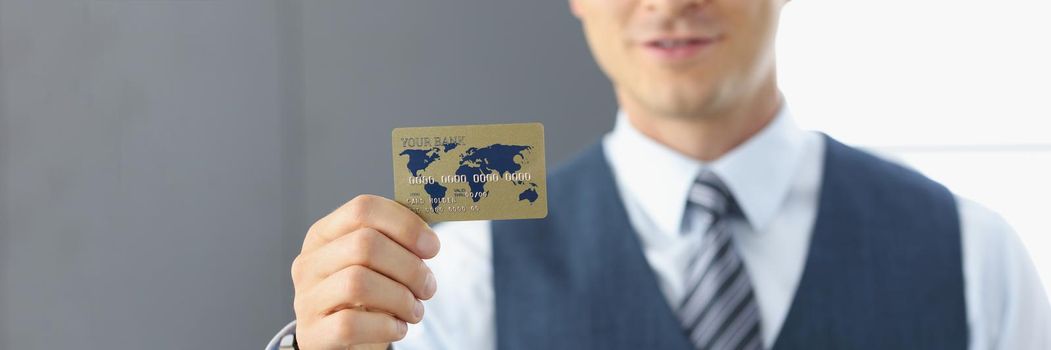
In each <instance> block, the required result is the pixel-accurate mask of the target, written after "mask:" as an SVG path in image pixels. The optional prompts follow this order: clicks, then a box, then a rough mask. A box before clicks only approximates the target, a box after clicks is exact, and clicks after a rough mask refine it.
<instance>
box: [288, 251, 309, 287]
mask: <svg viewBox="0 0 1051 350" xmlns="http://www.w3.org/2000/svg"><path fill="white" fill-rule="evenodd" d="M304 259H305V258H303V255H297V256H296V258H295V259H292V269H291V270H292V283H293V284H295V283H296V282H297V281H298V280H299V279H300V278H301V277H302V276H303V274H304V273H305V272H306V266H304V264H305V263H304V262H303V260H304Z"/></svg>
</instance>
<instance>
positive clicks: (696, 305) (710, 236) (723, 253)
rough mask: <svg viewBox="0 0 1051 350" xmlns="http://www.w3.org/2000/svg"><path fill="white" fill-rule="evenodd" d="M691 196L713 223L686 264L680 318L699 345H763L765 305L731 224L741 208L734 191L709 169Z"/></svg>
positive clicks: (719, 348) (717, 347)
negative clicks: (758, 301) (762, 307)
mask: <svg viewBox="0 0 1051 350" xmlns="http://www.w3.org/2000/svg"><path fill="white" fill-rule="evenodd" d="M689 201H690V203H689V207H690V208H691V209H690V210H692V211H693V212H694V214H695V215H708V216H709V218H710V220H708V222H710V224H709V226H708V227H707V229H706V230H705V232H704V235H703V236H702V238H701V245H700V248H699V249H698V250H697V252H696V255H694V256H693V257H691V260H690V263H689V264H688V267H687V269H686V279H685V281H686V283H685V286H686V294H684V297H683V300H682V302H681V303H680V304H679V307H678V315H679V320H680V321H681V322H682V325H683V327H684V329H685V331H686V334H687V335H688V336H689V338H690V341H691V342H692V343H693V344H694V346H695V347H696V348H697V349H704V350H707V349H713V350H722V349H762V340H761V339H760V338H761V336H760V332H759V308H758V306H757V305H756V302H755V296H754V295H753V293H752V283H751V281H750V280H749V277H748V271H747V269H746V268H745V266H744V262H743V261H742V260H741V256H740V254H738V252H737V249H736V248H735V247H734V244H733V239H731V236H732V234H731V232H730V231H731V230H730V226H729V225H728V221H729V220H728V219H729V218H730V217H732V216H733V215H735V214H736V213H737V212H739V211H736V210H733V209H734V208H735V205H734V204H735V203H734V200H733V196H732V195H731V194H730V192H729V190H727V189H726V186H724V185H723V184H722V182H721V181H719V179H718V178H717V177H715V175H714V174H713V173H710V172H706V173H704V174H702V175H701V176H699V177H698V179H697V180H696V181H695V183H694V184H693V187H692V188H691V189H690V194H689Z"/></svg>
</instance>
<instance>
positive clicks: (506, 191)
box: [391, 123, 547, 222]
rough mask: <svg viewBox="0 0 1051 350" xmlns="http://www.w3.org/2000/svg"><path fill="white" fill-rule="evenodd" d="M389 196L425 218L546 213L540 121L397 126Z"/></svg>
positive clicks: (492, 217) (393, 135)
mask: <svg viewBox="0 0 1051 350" xmlns="http://www.w3.org/2000/svg"><path fill="white" fill-rule="evenodd" d="M391 138H392V140H391V144H392V146H393V149H394V200H396V201H398V202H399V203H401V204H403V205H405V206H406V207H409V209H412V210H413V211H414V212H416V213H417V214H419V215H420V217H422V218H423V219H424V220H426V221H427V222H436V221H454V220H499V219H534V218H542V217H545V216H547V169H546V168H545V166H544V126H543V125H541V124H540V123H526V124H491V125H462V126H437V127H421V128H398V129H394V132H392V133H391Z"/></svg>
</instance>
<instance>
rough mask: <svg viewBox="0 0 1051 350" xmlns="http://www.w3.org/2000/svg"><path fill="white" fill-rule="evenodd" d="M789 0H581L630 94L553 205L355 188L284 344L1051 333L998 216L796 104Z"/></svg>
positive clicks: (576, 1)
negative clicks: (450, 202)
mask: <svg viewBox="0 0 1051 350" xmlns="http://www.w3.org/2000/svg"><path fill="white" fill-rule="evenodd" d="M785 2H786V0H708V1H704V0H697V1H688V0H570V7H571V8H572V11H573V13H574V15H575V16H576V17H577V18H579V19H580V21H581V23H582V24H583V28H584V31H585V33H586V37H587V39H588V43H589V44H590V47H591V50H592V52H593V54H594V56H595V58H596V60H597V61H598V64H599V65H600V66H601V67H602V69H603V71H604V72H605V73H606V74H607V76H609V78H610V80H611V81H612V83H613V87H614V90H615V92H616V97H617V101H618V103H619V104H620V108H621V112H620V113H619V115H618V117H617V123H616V127H615V128H614V130H613V131H612V132H611V133H610V134H608V135H607V136H606V137H605V138H604V139H603V140H602V141H601V142H600V143H599V144H597V145H596V146H594V147H592V148H590V149H588V150H587V151H585V152H584V153H583V154H582V155H580V156H578V157H577V158H576V159H575V160H573V161H570V162H569V164H568V165H566V166H564V167H563V168H561V170H559V171H556V172H555V173H554V174H552V176H551V177H550V179H549V184H550V189H549V193H550V196H551V198H550V200H549V203H550V208H549V212H550V214H549V216H548V217H547V218H546V219H543V220H519V221H500V222H458V223H447V224H442V225H439V226H436V227H435V230H432V229H431V228H429V227H428V226H427V225H426V224H425V223H424V222H423V221H421V220H420V219H419V218H418V217H417V216H415V215H414V214H413V213H411V212H410V211H409V210H407V209H405V208H404V207H402V206H400V205H399V204H397V203H395V202H393V201H390V200H388V199H385V198H381V197H376V196H359V197H357V198H354V199H353V200H351V201H350V202H348V203H347V204H346V205H344V206H342V207H341V208H339V209H337V210H336V211H334V212H332V213H331V214H329V215H328V216H326V217H324V218H322V219H320V220H318V221H317V222H316V223H315V224H314V225H313V226H312V227H311V228H310V230H309V231H308V233H307V235H306V237H305V239H304V242H303V249H302V253H301V254H300V255H299V256H298V257H297V258H296V260H295V262H294V263H293V265H292V277H293V281H294V284H295V293H296V296H295V302H294V308H295V311H296V319H297V322H296V323H293V324H291V325H289V327H286V329H285V330H283V331H282V334H279V335H278V337H276V338H275V341H273V342H272V343H271V345H270V346H271V348H276V347H277V339H281V338H282V336H283V335H285V334H286V333H287V334H291V333H293V331H294V333H295V341H296V342H297V343H298V347H299V348H300V349H304V350H313V349H384V348H388V346H392V347H393V348H395V349H475V350H488V349H761V348H772V349H962V348H970V349H1047V348H1051V339H1049V336H1048V334H1049V333H1051V322H1049V314H1051V312H1049V307H1048V301H1047V298H1046V296H1045V294H1044V292H1043V290H1042V287H1041V285H1040V282H1039V280H1038V278H1037V277H1036V273H1035V272H1034V269H1033V267H1032V266H1031V263H1030V262H1029V260H1028V257H1027V256H1026V253H1025V251H1024V248H1023V247H1022V245H1021V244H1020V243H1019V241H1018V240H1017V239H1016V237H1015V236H1014V234H1013V232H1012V231H1011V229H1010V228H1009V227H1008V226H1007V225H1006V224H1005V223H1004V222H1003V221H1002V220H1001V219H1000V218H999V217H998V216H996V215H995V214H992V213H991V212H989V211H988V210H986V209H983V208H981V207H979V206H978V205H976V204H974V203H972V202H968V201H966V200H963V199H960V198H957V197H955V196H953V195H952V194H951V193H949V192H948V191H947V190H946V189H945V188H944V187H942V186H941V185H939V184H937V183H935V182H933V181H931V180H929V179H927V178H925V177H923V176H921V175H919V174H917V173H915V172H913V171H911V170H907V169H905V168H903V167H901V166H898V165H894V164H892V163H889V162H886V161H883V160H880V159H878V158H876V157H873V156H871V155H869V154H867V153H864V152H862V151H859V150H856V149H853V148H850V147H848V146H845V145H843V144H840V143H838V142H836V141H835V140H833V139H831V138H828V137H826V136H824V135H821V134H817V133H811V132H804V131H802V130H800V129H798V128H797V127H796V126H795V125H794V124H793V123H792V120H791V116H790V114H789V111H788V110H787V108H786V107H785V105H784V103H783V102H782V101H781V95H780V93H779V91H778V88H777V84H776V81H777V79H776V74H775V64H774V38H775V34H776V28H777V23H778V17H779V15H780V12H781V8H782V6H783V5H784V4H785ZM844 117H845V118H849V116H844ZM435 231H438V232H439V233H440V234H436V233H435ZM439 237H440V239H441V243H439ZM439 246H442V247H443V248H442V249H441V250H442V253H441V255H440V256H439V255H438V252H439ZM431 258H434V259H433V260H430V261H429V262H428V263H425V262H424V261H425V259H431ZM436 281H441V283H442V284H441V288H438V287H437V283H436ZM439 289H440V290H441V291H440V292H437V290H439ZM421 300H427V303H426V304H424V303H422V302H421ZM425 308H426V309H427V315H426V316H424V309H425ZM407 323H409V324H414V325H412V326H409V325H408V324H407ZM284 339H285V341H286V342H291V340H292V337H291V336H289V337H284ZM392 343H393V344H392Z"/></svg>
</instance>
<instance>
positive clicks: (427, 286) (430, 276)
mask: <svg viewBox="0 0 1051 350" xmlns="http://www.w3.org/2000/svg"><path fill="white" fill-rule="evenodd" d="M437 289H438V283H437V282H436V281H435V280H434V272H427V280H426V281H424V282H423V294H426V295H427V296H428V297H430V296H434V292H436V291H437Z"/></svg>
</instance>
